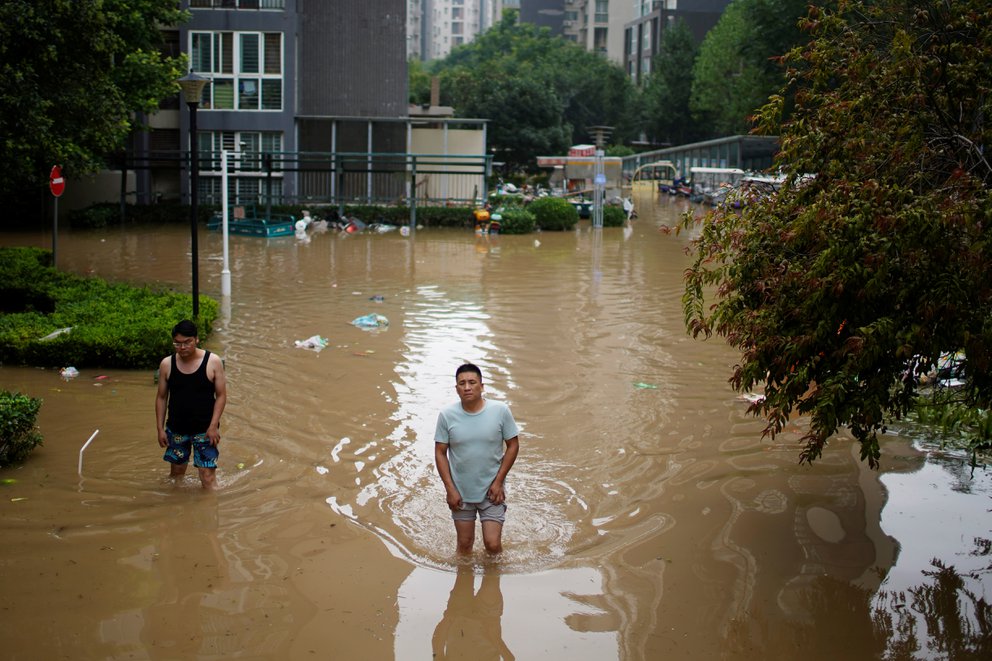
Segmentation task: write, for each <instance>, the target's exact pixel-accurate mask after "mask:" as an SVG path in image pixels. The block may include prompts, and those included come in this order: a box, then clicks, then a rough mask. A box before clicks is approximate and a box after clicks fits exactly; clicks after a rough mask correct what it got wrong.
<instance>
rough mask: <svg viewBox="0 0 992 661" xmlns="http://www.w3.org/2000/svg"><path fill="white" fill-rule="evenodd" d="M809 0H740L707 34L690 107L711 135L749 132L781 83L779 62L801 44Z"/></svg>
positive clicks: (693, 82) (693, 85) (695, 77)
mask: <svg viewBox="0 0 992 661" xmlns="http://www.w3.org/2000/svg"><path fill="white" fill-rule="evenodd" d="M807 2H808V0H736V1H735V2H732V3H731V4H730V5H728V6H727V8H726V9H725V10H724V12H723V15H722V16H721V17H720V20H719V22H717V24H716V26H715V27H714V28H713V29H712V30H710V31H709V33H707V35H706V38H705V39H704V40H703V44H702V46H701V47H700V50H699V57H698V58H697V59H696V63H695V66H694V67H693V81H692V91H691V97H690V104H689V105H690V109H691V111H692V115H693V118H694V119H695V120H696V122H697V124H698V125H699V127H700V129H701V130H704V131H707V132H708V134H709V135H710V136H714V137H715V136H721V135H732V134H739V133H746V132H747V131H748V129H749V128H750V127H751V122H750V120H749V116H750V115H751V114H752V113H753V112H754V111H755V110H756V109H757V108H759V107H760V106H761V105H763V104H764V102H765V100H766V99H767V98H768V96H769V95H770V94H771V93H773V92H774V91H775V90H777V89H778V88H779V87H780V86H781V84H782V70H781V69H780V68H779V66H778V64H777V59H778V57H779V56H781V55H782V54H783V53H785V52H786V51H788V50H789V49H791V48H792V47H794V46H796V45H797V44H799V42H800V40H801V39H802V33H801V32H800V31H799V29H798V28H797V27H796V24H797V22H798V20H799V18H800V17H801V16H802V15H803V13H804V12H805V9H806V5H807Z"/></svg>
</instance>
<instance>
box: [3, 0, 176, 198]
mask: <svg viewBox="0 0 992 661" xmlns="http://www.w3.org/2000/svg"><path fill="white" fill-rule="evenodd" d="M177 7H178V3H176V2H174V0H6V1H5V2H3V3H2V4H0V136H3V138H2V140H3V158H2V159H0V195H2V196H3V198H4V199H7V198H8V197H9V196H16V195H23V194H24V191H29V190H32V188H35V187H38V186H40V185H43V184H44V183H45V182H46V181H47V178H48V172H49V170H50V169H51V166H52V165H53V164H55V163H58V164H61V165H62V166H63V170H64V171H65V172H66V173H68V174H70V175H72V176H78V175H80V174H86V173H91V172H95V171H97V170H99V169H100V168H101V167H103V165H104V157H105V155H107V154H110V153H112V152H115V151H117V150H119V149H120V148H121V147H122V146H123V144H124V141H125V139H126V138H127V136H128V134H129V133H130V132H131V131H132V130H133V129H134V128H136V126H137V120H136V118H135V114H134V113H136V112H151V111H153V110H155V109H156V108H158V104H159V102H160V101H161V99H163V98H164V97H166V96H167V95H169V94H171V93H174V92H175V91H177V90H178V87H177V85H176V83H175V80H176V79H177V78H178V77H179V76H181V75H182V67H181V66H180V65H181V64H182V63H183V61H184V60H182V59H180V58H170V57H166V56H163V55H162V54H161V52H160V50H159V46H160V44H161V42H162V36H161V32H160V30H159V26H161V25H175V24H177V23H178V22H179V21H180V20H182V19H183V18H184V16H185V15H184V14H183V13H182V12H180V11H179V10H178V9H177Z"/></svg>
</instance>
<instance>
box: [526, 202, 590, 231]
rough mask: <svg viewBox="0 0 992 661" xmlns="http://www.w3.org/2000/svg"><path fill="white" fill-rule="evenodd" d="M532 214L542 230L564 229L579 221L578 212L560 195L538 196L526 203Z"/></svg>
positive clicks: (572, 226) (570, 227)
mask: <svg viewBox="0 0 992 661" xmlns="http://www.w3.org/2000/svg"><path fill="white" fill-rule="evenodd" d="M527 210H528V211H530V212H531V213H533V214H534V219H535V221H536V222H537V226H538V227H539V228H540V229H542V230H544V231H549V230H550V231H566V230H570V229H572V228H574V227H575V225H576V223H578V222H579V212H578V211H576V210H575V207H574V206H573V205H572V203H571V202H569V201H568V200H566V199H563V198H560V197H539V198H537V199H536V200H534V201H533V202H531V203H530V204H528V205H527Z"/></svg>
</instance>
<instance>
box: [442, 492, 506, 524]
mask: <svg viewBox="0 0 992 661" xmlns="http://www.w3.org/2000/svg"><path fill="white" fill-rule="evenodd" d="M476 515H478V517H479V520H480V521H495V522H497V523H503V522H504V521H506V503H503V504H501V505H493V504H492V503H491V502H489V499H488V498H486V499H484V500H483V501H482V502H481V503H466V502H464V501H463V502H462V506H461V507H460V508H458V509H456V510H452V511H451V518H452V519H454V520H455V521H475V517H476Z"/></svg>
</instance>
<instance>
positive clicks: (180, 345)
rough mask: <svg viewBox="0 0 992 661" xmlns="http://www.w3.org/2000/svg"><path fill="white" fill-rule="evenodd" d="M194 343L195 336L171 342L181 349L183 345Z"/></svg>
mask: <svg viewBox="0 0 992 661" xmlns="http://www.w3.org/2000/svg"><path fill="white" fill-rule="evenodd" d="M195 343H196V338H195V337H191V338H189V339H188V340H183V341H182V342H173V343H172V346H174V347H175V348H177V349H182V348H183V347H188V346H192V345H193V344H195Z"/></svg>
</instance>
